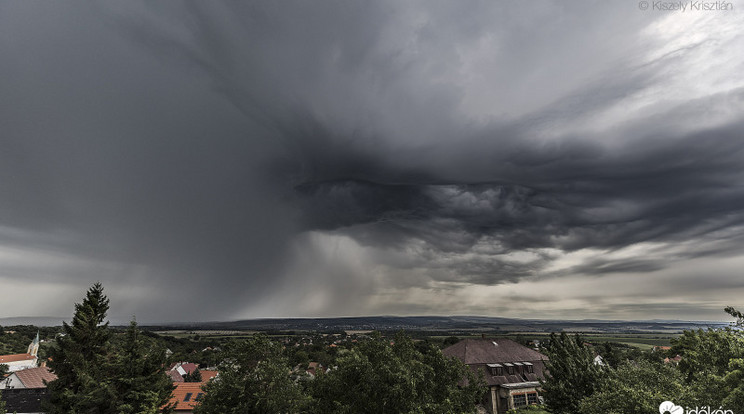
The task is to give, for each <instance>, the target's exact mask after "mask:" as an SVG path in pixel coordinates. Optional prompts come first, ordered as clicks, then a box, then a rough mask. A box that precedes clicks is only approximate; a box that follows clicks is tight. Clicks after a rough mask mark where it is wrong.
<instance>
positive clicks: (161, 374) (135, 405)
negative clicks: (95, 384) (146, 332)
mask: <svg viewBox="0 0 744 414" xmlns="http://www.w3.org/2000/svg"><path fill="white" fill-rule="evenodd" d="M165 361H166V357H165V350H164V349H163V348H162V347H160V346H158V345H157V344H155V343H153V342H152V341H151V340H150V341H148V340H147V338H145V337H143V336H142V335H141V333H140V331H139V329H138V328H137V323H136V322H135V321H132V322H131V323H130V324H129V329H127V332H126V334H125V336H124V342H123V345H122V349H121V350H120V352H119V353H118V355H117V358H116V365H115V369H114V372H113V374H114V378H113V386H114V389H115V390H116V408H115V410H116V412H117V413H118V414H156V413H160V412H165V413H168V412H172V407H166V409H165V410H161V407H163V406H165V405H166V403H167V402H168V400H169V399H170V397H171V393H172V391H173V389H174V386H173V383H172V381H171V379H170V378H169V377H168V376H167V375H166V374H165V371H164V369H163V368H164V366H165Z"/></svg>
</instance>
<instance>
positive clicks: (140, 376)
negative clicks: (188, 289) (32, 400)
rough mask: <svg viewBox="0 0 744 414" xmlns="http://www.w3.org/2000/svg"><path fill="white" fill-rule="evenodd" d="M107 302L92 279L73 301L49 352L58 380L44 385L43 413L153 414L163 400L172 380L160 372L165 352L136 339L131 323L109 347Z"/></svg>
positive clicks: (134, 325)
mask: <svg viewBox="0 0 744 414" xmlns="http://www.w3.org/2000/svg"><path fill="white" fill-rule="evenodd" d="M108 309H109V300H108V298H107V297H106V295H104V294H103V287H102V286H101V284H100V283H96V284H95V285H93V287H91V288H90V289H89V290H88V292H87V294H86V297H85V299H84V300H83V302H82V303H79V304H75V314H74V316H73V319H72V323H71V324H67V323H63V334H62V335H60V336H59V337H58V338H57V340H56V343H55V345H54V346H53V347H51V349H50V351H49V355H50V360H49V367H50V368H51V370H52V371H53V372H54V373H55V374H56V375H57V377H58V378H57V379H56V380H55V381H52V382H50V383H49V385H48V386H49V390H50V393H51V398H50V400H49V401H48V403H47V404H46V410H45V411H46V412H48V413H60V414H62V413H64V414H82V413H86V414H108V413H112V414H113V413H117V414H119V413H142V414H154V413H157V412H159V408H160V407H161V406H163V405H165V403H167V401H168V399H169V397H170V394H171V390H172V384H171V382H170V380H169V379H168V377H166V375H165V373H164V372H163V367H164V363H165V354H164V351H162V350H160V349H158V348H157V347H156V346H154V345H153V344H151V343H146V342H145V341H144V340H143V339H141V338H140V335H139V330H138V329H137V326H136V324H135V323H132V324H131V326H130V327H129V330H128V331H127V333H126V335H125V336H124V338H123V339H121V341H120V342H121V343H120V344H117V345H118V346H115V345H114V342H113V341H112V332H111V330H110V329H109V326H108V322H105V320H106V313H107V312H108Z"/></svg>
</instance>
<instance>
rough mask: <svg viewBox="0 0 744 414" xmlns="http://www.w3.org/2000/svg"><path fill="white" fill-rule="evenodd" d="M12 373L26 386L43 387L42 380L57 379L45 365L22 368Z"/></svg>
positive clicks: (44, 385)
mask: <svg viewBox="0 0 744 414" xmlns="http://www.w3.org/2000/svg"><path fill="white" fill-rule="evenodd" d="M14 374H16V376H18V379H19V380H20V381H21V382H22V383H23V385H24V386H25V387H26V388H45V387H46V384H44V381H46V382H51V381H54V380H56V379H57V375H55V374H54V373H52V371H51V370H50V369H49V368H47V367H38V368H29V369H23V370H20V371H16V372H15V373H14Z"/></svg>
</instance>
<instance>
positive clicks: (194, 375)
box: [183, 367, 202, 382]
mask: <svg viewBox="0 0 744 414" xmlns="http://www.w3.org/2000/svg"><path fill="white" fill-rule="evenodd" d="M201 381H202V376H201V371H199V367H196V369H194V370H193V371H191V372H187V373H186V375H184V376H183V382H201Z"/></svg>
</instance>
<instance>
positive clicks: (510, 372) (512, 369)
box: [506, 367, 514, 375]
mask: <svg viewBox="0 0 744 414" xmlns="http://www.w3.org/2000/svg"><path fill="white" fill-rule="evenodd" d="M506 371H507V372H508V373H509V375H514V367H507V368H506Z"/></svg>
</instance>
